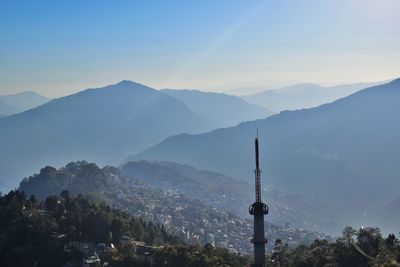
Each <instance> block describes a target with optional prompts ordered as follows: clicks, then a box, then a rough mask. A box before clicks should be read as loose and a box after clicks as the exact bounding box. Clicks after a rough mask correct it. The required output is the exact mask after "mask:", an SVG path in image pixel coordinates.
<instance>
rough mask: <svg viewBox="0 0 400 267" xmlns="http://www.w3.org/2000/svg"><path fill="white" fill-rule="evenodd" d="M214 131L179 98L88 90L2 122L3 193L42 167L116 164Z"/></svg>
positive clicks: (143, 90) (146, 90)
mask: <svg viewBox="0 0 400 267" xmlns="http://www.w3.org/2000/svg"><path fill="white" fill-rule="evenodd" d="M214 127H215V125H214V124H213V123H212V122H209V121H208V120H207V119H204V118H201V117H200V116H198V115H197V114H195V113H194V112H192V111H191V110H190V109H189V108H188V107H187V106H186V105H185V104H183V103H182V102H180V101H179V100H177V99H176V98H173V97H171V96H169V95H167V94H165V93H163V92H160V91H157V90H155V89H152V88H150V87H147V86H144V85H141V84H138V83H134V82H130V81H123V82H120V83H118V84H114V85H110V86H106V87H103V88H98V89H88V90H84V91H82V92H79V93H77V94H74V95H70V96H67V97H62V98H59V99H55V100H52V101H50V102H49V103H46V104H44V105H41V106H39V107H37V108H34V109H31V110H28V111H25V112H23V113H19V114H16V115H11V116H7V117H3V118H1V119H0V147H1V152H0V188H9V187H10V186H13V185H15V184H17V182H18V179H20V178H21V177H23V176H25V175H28V174H29V173H31V172H33V171H34V170H35V169H37V168H39V167H40V166H44V165H50V164H51V165H55V166H59V165H62V164H64V163H65V162H68V161H71V160H77V159H88V160H93V161H96V162H98V163H100V164H104V163H117V162H119V161H120V160H122V159H123V158H125V157H127V156H128V155H129V154H132V153H135V151H136V152H138V151H140V150H142V149H145V148H146V147H148V146H150V145H153V144H156V143H157V142H160V141H161V140H163V139H164V138H166V137H167V136H170V135H174V134H178V133H197V132H201V131H205V130H210V129H212V128H214ZM3 190H4V189H3Z"/></svg>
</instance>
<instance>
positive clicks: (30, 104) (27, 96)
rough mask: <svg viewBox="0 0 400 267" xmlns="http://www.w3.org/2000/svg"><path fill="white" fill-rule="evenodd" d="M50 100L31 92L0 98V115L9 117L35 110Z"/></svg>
mask: <svg viewBox="0 0 400 267" xmlns="http://www.w3.org/2000/svg"><path fill="white" fill-rule="evenodd" d="M49 100H50V99H48V98H47V97H44V96H42V95H40V94H38V93H35V92H32V91H26V92H21V93H17V94H12V95H2V96H0V114H1V115H11V114H15V113H19V112H23V111H26V110H28V109H31V108H35V107H37V106H40V105H42V104H44V103H47V102H48V101H49Z"/></svg>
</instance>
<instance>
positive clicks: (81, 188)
mask: <svg viewBox="0 0 400 267" xmlns="http://www.w3.org/2000/svg"><path fill="white" fill-rule="evenodd" d="M19 190H21V191H24V192H26V194H34V195H37V196H38V197H39V198H44V197H46V196H48V195H54V194H59V192H61V191H62V190H69V192H70V193H71V195H77V194H85V195H86V196H87V197H89V198H90V199H92V200H94V201H104V202H106V203H108V204H109V205H112V206H115V207H117V208H119V209H122V210H124V211H126V212H128V213H129V214H131V215H134V216H137V217H141V218H144V219H146V220H151V221H153V222H154V223H158V224H163V225H164V226H165V228H166V229H167V230H168V231H169V232H171V233H173V234H175V235H177V236H179V237H180V238H181V239H182V240H184V241H185V242H187V243H191V244H201V245H204V244H207V243H214V244H215V245H217V246H219V247H226V248H229V249H231V250H233V251H237V252H242V253H249V252H250V251H251V248H252V244H251V243H250V242H249V238H250V237H251V236H252V225H253V224H252V221H250V220H246V219H243V218H241V217H238V216H236V215H234V214H232V213H229V212H226V211H224V210H220V209H216V208H214V207H211V206H209V205H207V204H205V203H203V202H202V201H200V200H198V199H193V198H190V197H188V196H186V195H183V194H177V193H176V192H170V191H163V190H161V189H156V188H153V187H151V186H150V185H149V184H147V183H144V182H142V181H140V180H138V179H135V178H134V177H130V176H124V175H121V174H120V173H119V171H118V169H116V168H113V167H104V168H99V167H97V166H96V165H95V164H93V163H87V162H75V163H74V162H73V163H70V164H68V165H66V166H65V167H63V168H60V169H58V170H57V169H55V168H52V167H46V168H43V169H42V170H41V171H40V173H39V174H36V175H33V176H31V177H29V178H27V179H24V180H23V181H22V182H21V184H20V188H19ZM266 233H267V237H268V238H269V239H271V240H275V239H276V238H278V237H279V238H281V239H282V240H285V241H287V242H289V243H290V244H291V246H295V245H296V244H301V243H309V242H311V241H312V240H314V239H315V238H318V237H325V235H322V234H319V233H315V232H310V231H306V230H302V229H297V228H294V227H290V226H278V225H275V224H271V223H266ZM270 245H272V244H270Z"/></svg>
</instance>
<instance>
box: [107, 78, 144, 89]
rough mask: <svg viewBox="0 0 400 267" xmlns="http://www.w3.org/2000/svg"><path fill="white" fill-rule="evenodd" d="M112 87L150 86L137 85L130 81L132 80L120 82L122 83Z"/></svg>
mask: <svg viewBox="0 0 400 267" xmlns="http://www.w3.org/2000/svg"><path fill="white" fill-rule="evenodd" d="M112 86H141V87H148V86H146V85H144V84H141V83H137V82H134V81H130V80H122V81H120V82H118V83H116V84H114V85H112ZM148 88H150V87H148Z"/></svg>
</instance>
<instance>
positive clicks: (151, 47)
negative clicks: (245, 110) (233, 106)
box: [0, 0, 400, 97]
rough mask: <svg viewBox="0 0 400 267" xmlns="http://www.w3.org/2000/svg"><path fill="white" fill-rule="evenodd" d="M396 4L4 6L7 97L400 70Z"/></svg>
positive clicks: (182, 0)
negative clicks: (130, 84) (119, 85)
mask: <svg viewBox="0 0 400 267" xmlns="http://www.w3.org/2000/svg"><path fill="white" fill-rule="evenodd" d="M399 14H400V1H399V0H334V1H322V0H315V1H311V0H310V1H306V0H304V1H302V0H293V1H257V0H252V1H249V0H243V1H235V0H210V1H206V0H201V1H194V0H193V1H187V0H179V1H168V0H160V1H151V0H142V1H139V0H138V1H133V0H132V1H121V0H117V1H111V0H108V1H101V0H93V1H90V0H84V1H78V0H75V1H74V0H66V1H62V0H56V1H54V0H52V1H40V0H36V1H32V0H29V1H18V0H10V1H7V0H1V1H0V94H6V93H13V92H18V91H23V90H35V91H38V92H40V93H42V94H44V95H47V96H50V97H55V96H61V95H66V94H69V93H71V92H75V91H77V90H80V89H84V88H88V87H98V86H102V85H106V84H110V83H115V82H117V81H119V80H123V79H129V80H134V81H137V82H141V83H145V84H148V85H150V86H153V87H156V88H163V87H169V88H197V89H207V90H218V91H220V90H225V89H229V88H234V87H242V86H260V85H266V86H275V85H284V84H291V83H295V82H306V81H307V82H316V83H320V84H339V83H351V82H358V81H379V80H386V79H390V78H395V77H399V76H400V15H399Z"/></svg>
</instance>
